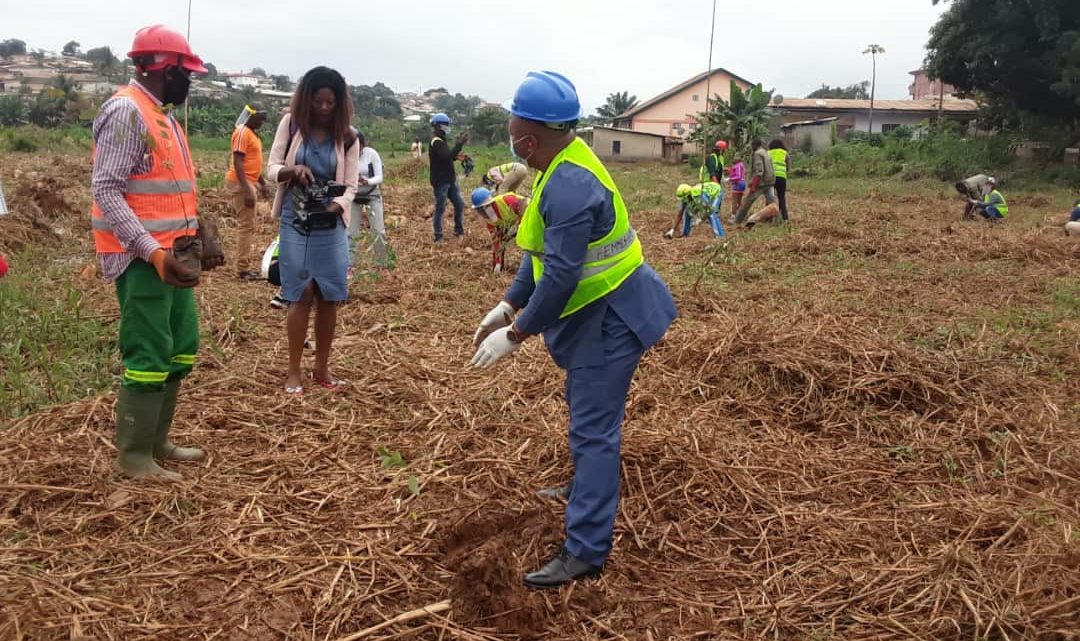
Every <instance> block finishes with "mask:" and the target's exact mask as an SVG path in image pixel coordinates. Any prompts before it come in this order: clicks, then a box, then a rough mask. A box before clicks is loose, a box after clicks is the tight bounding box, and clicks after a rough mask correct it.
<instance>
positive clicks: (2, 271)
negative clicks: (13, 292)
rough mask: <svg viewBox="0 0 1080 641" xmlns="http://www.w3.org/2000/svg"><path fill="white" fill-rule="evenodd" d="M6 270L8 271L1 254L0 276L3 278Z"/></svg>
mask: <svg viewBox="0 0 1080 641" xmlns="http://www.w3.org/2000/svg"><path fill="white" fill-rule="evenodd" d="M7 272H8V264H7V261H6V260H4V257H3V256H0V278H3V277H4V276H6V275H7Z"/></svg>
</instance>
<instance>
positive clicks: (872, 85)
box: [863, 45, 885, 134]
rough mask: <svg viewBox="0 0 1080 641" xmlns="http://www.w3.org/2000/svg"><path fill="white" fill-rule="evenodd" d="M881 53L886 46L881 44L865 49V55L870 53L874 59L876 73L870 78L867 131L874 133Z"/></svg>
mask: <svg viewBox="0 0 1080 641" xmlns="http://www.w3.org/2000/svg"><path fill="white" fill-rule="evenodd" d="M879 53H885V47H882V46H881V45H869V46H867V47H866V49H865V50H863V55H864V56H865V55H866V54H870V57H871V58H873V60H874V74H873V76H871V80H870V128H869V129H868V130H867V133H869V134H873V133H874V90H875V89H877V57H878V54H879Z"/></svg>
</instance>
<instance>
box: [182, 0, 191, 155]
mask: <svg viewBox="0 0 1080 641" xmlns="http://www.w3.org/2000/svg"><path fill="white" fill-rule="evenodd" d="M187 41H188V46H191V0H188V3H187ZM190 104H191V96H188V99H187V100H185V101H184V135H185V136H187V135H190V134H189V132H188V105H190Z"/></svg>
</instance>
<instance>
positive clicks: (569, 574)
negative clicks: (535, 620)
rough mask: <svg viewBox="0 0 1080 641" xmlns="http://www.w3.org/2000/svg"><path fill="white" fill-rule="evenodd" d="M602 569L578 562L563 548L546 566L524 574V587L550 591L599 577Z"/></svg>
mask: <svg viewBox="0 0 1080 641" xmlns="http://www.w3.org/2000/svg"><path fill="white" fill-rule="evenodd" d="M602 569H603V568H602V567H597V566H595V565H589V564H588V563H586V562H584V561H581V560H579V559H578V558H577V557H575V556H574V555H572V554H570V553H569V552H568V551H567V550H566V548H565V547H564V548H563V549H561V550H559V553H558V554H557V555H556V556H555V558H554V559H552V560H551V561H549V562H548V564H547V565H545V566H544V567H542V568H540V569H539V570H537V571H536V572H531V573H529V574H526V575H525V585H527V586H528V587H530V588H535V589H538V590H550V589H553V588H557V587H560V586H563V585H566V584H567V583H569V582H571V581H576V580H578V579H585V578H589V577H593V576H599V575H600V571H601V570H602Z"/></svg>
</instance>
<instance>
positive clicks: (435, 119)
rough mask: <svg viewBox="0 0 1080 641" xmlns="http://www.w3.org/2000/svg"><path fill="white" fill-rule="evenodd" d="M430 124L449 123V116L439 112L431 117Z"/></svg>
mask: <svg viewBox="0 0 1080 641" xmlns="http://www.w3.org/2000/svg"><path fill="white" fill-rule="evenodd" d="M431 124H433V125H449V124H450V116H447V115H446V114H444V113H443V112H441V111H440V112H439V113H437V114H435V115H434V116H432V117H431Z"/></svg>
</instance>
